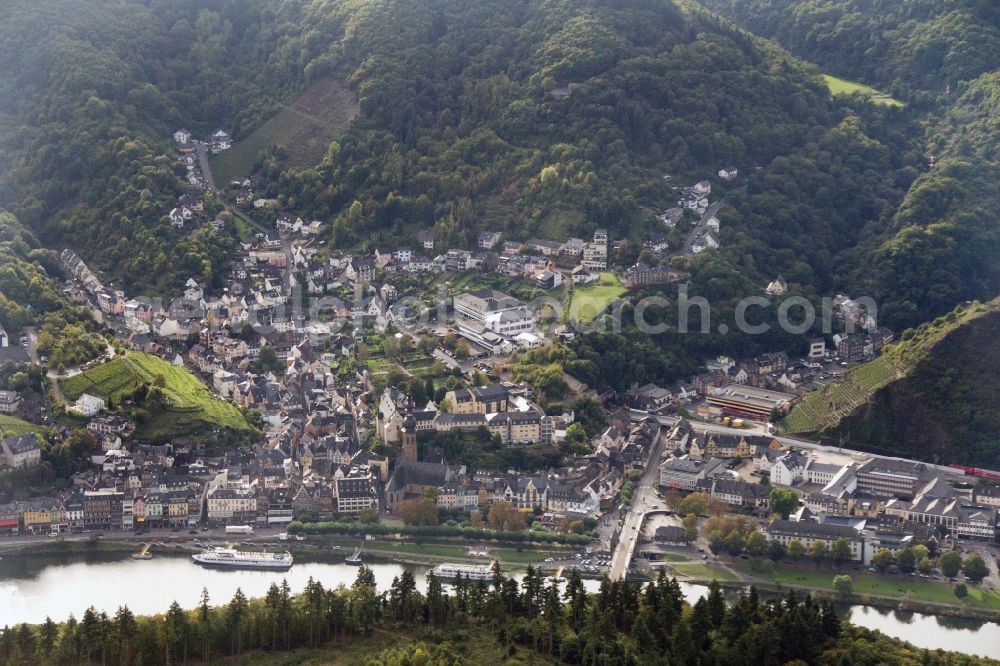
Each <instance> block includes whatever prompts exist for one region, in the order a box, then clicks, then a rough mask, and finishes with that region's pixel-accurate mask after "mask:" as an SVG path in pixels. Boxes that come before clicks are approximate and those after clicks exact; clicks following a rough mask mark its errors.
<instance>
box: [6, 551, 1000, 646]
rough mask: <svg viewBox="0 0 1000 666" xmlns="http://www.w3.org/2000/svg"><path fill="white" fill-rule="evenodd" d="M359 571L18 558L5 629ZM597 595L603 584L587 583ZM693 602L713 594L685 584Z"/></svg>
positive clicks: (12, 564)
mask: <svg viewBox="0 0 1000 666" xmlns="http://www.w3.org/2000/svg"><path fill="white" fill-rule="evenodd" d="M369 567H370V568H371V569H372V571H373V572H374V574H375V580H376V582H377V583H378V587H379V589H386V588H388V586H389V585H390V583H392V579H393V577H395V576H397V575H399V574H400V572H402V570H403V565H400V564H370V565H369ZM410 568H411V569H412V570H413V572H414V575H415V577H416V579H417V586H418V589H421V590H423V589H424V581H425V574H426V571H427V567H410ZM357 573H358V569H357V568H356V567H352V566H348V565H345V564H330V563H321V562H297V563H296V564H295V566H294V567H292V569H291V570H290V571H287V572H271V571H220V570H216V569H203V568H201V567H199V566H197V565H195V564H192V563H191V561H190V560H189V559H188V558H186V557H162V556H159V557H155V558H154V559H152V560H146V561H136V560H132V559H124V560H123V559H121V556H116V555H106V554H96V555H88V556H85V557H81V556H79V555H71V556H58V557H51V556H44V557H30V558H20V557H11V558H5V559H4V560H2V561H0V627H2V626H5V625H11V624H16V623H19V622H31V623H39V622H43V621H44V620H45V618H46V616H49V617H51V618H52V619H54V620H57V621H60V620H65V619H66V618H67V617H69V615H70V614H71V613H72V614H73V615H75V616H76V617H77V618H78V619H79V617H80V615H81V614H82V613H83V611H84V610H86V609H87V607H88V606H94V607H95V608H96V609H97V610H103V611H106V612H107V613H108V614H113V613H114V612H115V610H116V609H117V608H118V607H119V606H121V605H128V607H129V608H130V609H132V611H133V612H134V613H136V614H143V615H148V614H155V613H162V612H164V611H165V610H166V609H167V607H168V606H169V605H170V604H171V602H173V601H177V602H178V603H179V604H180V605H181V606H182V607H184V608H194V607H195V606H196V605H197V603H198V601H199V598H200V596H201V590H202V588H203V587H204V588H205V589H207V590H208V593H209V596H210V598H211V601H212V603H213V605H222V604H224V603H226V602H228V601H229V600H230V599H231V598H232V596H233V594H234V593H235V592H236V589H237V588H239V589H241V590H243V593H244V594H246V595H247V596H249V597H262V596H264V594H265V593H266V592H267V588H268V587H269V586H270V585H271V583H274V582H277V583H279V584H280V582H281V580H282V579H287V580H288V584H289V586H290V587H291V589H292V591H293V592H300V591H302V589H303V588H304V587H305V585H306V582H307V581H308V580H309V578H310V577H312V578H313V579H314V580H317V581H319V582H321V583H322V584H323V586H324V587H336V586H337V585H340V584H343V585H348V586H349V585H350V584H351V583H352V582H353V581H354V578H355V577H356V576H357ZM587 586H588V588H589V589H591V590H596V588H597V581H587ZM681 589H682V590H683V592H684V595H685V596H686V597H687V599H688V600H689V601H691V602H694V601H695V600H697V599H698V597H700V596H702V595H703V594H704V592H705V588H704V587H703V586H700V585H692V584H689V583H681ZM845 616H846V617H847V619H849V620H850V621H851V622H853V623H854V624H857V625H860V626H864V627H868V628H870V629H878V630H880V631H882V632H883V633H885V634H886V635H889V636H894V637H897V638H901V639H903V640H905V641H909V642H910V643H913V644H914V645H916V646H918V647H926V648H931V649H934V648H944V649H947V650H957V651H959V652H965V653H969V654H976V655H980V656H984V657H992V658H1000V625H998V624H994V623H983V622H979V621H975V620H966V619H956V618H950V617H944V616H936V615H925V614H922V613H904V612H900V611H887V610H881V609H876V608H871V607H868V606H851V607H850V608H848V609H846V611H845Z"/></svg>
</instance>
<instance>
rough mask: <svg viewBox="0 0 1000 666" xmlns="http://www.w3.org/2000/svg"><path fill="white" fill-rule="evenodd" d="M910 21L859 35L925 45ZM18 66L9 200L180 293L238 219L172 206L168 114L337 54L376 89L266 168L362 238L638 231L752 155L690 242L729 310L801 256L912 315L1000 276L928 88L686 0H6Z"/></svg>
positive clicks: (217, 106)
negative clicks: (314, 156) (851, 73)
mask: <svg viewBox="0 0 1000 666" xmlns="http://www.w3.org/2000/svg"><path fill="white" fill-rule="evenodd" d="M954 4H955V5H956V7H958V9H956V11H959V9H961V7H964V6H965V5H964V4H962V3H954ZM959 5H961V7H959ZM754 6H755V7H756V6H758V5H754ZM760 6H761V7H763V5H760ZM900 6H901V7H902V9H900V11H903V9H906V12H904V13H905V15H906V17H909V18H912V19H913V20H917V19H916V18H914V17H924V16H925V15H926V17H935V16H938V14H939V12H938V11H937V10H932V9H930V8H928V7H927V6H926V3H918V2H916V0H914V1H913V2H907V3H901V5H900ZM970 6H971V5H970ZM761 11H763V9H762V10H761ZM859 11H860V10H859ZM962 11H965V12H966V14H968V13H969V12H973V9H963V10H962ZM974 11H975V12H980V13H979V14H975V13H974V15H975V16H976V17H979V18H981V19H982V20H981V21H980V23H981V25H980V26H979V28H977V30H969V31H961V35H962V40H964V41H962V40H959V39H958V37H955V36H952V37H948V39H949V40H951V41H949V42H948V44H951V45H952V46H949V49H950V50H949V53H950V52H951V51H952V50H959V51H961V48H960V46H962V44H964V43H965V42H969V43H971V46H970V47H969V48H967V49H965V51H962V53H965V52H966V51H968V52H970V53H978V54H979V56H978V57H979V58H980V60H978V61H976V62H977V63H978V64H973V63H972V62H971V61H969V62H968V63H967V62H966V60H968V58H964V57H963V58H958V57H957V56H956V57H955V58H951V57H950V56H949V58H950V59H948V62H951V60H956V61H961V63H963V64H962V67H961V68H960V71H961V74H955V76H956V77H959V76H966V74H965V72H970V73H973V74H974V73H975V72H977V71H979V70H981V69H982V68H983V67H989V66H991V61H989V58H990V57H992V56H991V55H990V54H992V53H995V52H996V49H993V48H991V46H990V45H991V44H992V42H991V39H992V38H991V37H990V32H989V31H990V26H991V25H993V24H992V23H990V22H989V21H990V20H991V18H990V17H991V16H992V14H991V13H990V11H989V7H988V5H982V6H977V7H976V8H975V10H974ZM830 12H831V13H833V14H835V13H836V11H835V10H834V9H831V10H830ZM921 12H923V13H921ZM907 20H909V19H907ZM907 25H908V24H907ZM899 26H900V27H899V30H909V28H904V27H903V23H902V22H900V23H899ZM876 27H877V29H878V30H880V31H882V32H887V31H888V28H887V27H885V26H882V25H881V24H878V25H877V26H876ZM873 29H875V28H873ZM882 32H880V34H882ZM852 34H853V33H852ZM935 34H939V33H935ZM946 34H947V35H952V33H946ZM42 35H44V38H42V37H41V36H42ZM953 42H954V43H953ZM959 42H961V43H959ZM890 46H891V45H890ZM892 48H894V47H891V48H890V51H891V52H890V53H887V55H886V57H885V58H870V57H869V58H866V60H868V61H878V62H883V61H891V60H893V59H894V58H897V57H898V58H902V59H904V60H906V59H907V58H909V56H908V55H906V53H908V52H907V51H905V49H901V50H899V51H898V53H897V52H896V51H893V50H892ZM962 48H965V47H962ZM907 61H908V60H907ZM0 68H2V69H0V93H2V94H0V100H2V101H0V137H2V138H0V163H2V164H3V165H4V167H3V168H2V169H0V206H4V207H6V208H7V209H9V210H12V211H14V212H15V213H16V214H17V215H18V216H19V217H20V218H21V219H22V221H23V222H24V223H25V224H26V225H27V226H29V227H30V228H31V229H33V230H34V231H35V232H36V234H37V235H38V237H39V238H40V240H41V241H42V243H43V244H45V245H48V246H50V247H55V248H57V249H59V248H61V247H62V246H73V247H74V248H76V249H77V250H78V251H79V252H80V254H81V255H82V256H83V257H84V259H85V260H87V261H88V262H89V263H91V264H92V265H93V266H94V267H95V268H97V269H100V270H103V271H104V272H106V273H107V274H108V277H109V279H110V280H112V281H117V282H123V281H127V282H128V283H129V284H130V285H131V286H132V288H133V290H134V291H142V290H145V291H148V292H159V293H163V292H167V294H168V295H169V292H170V291H171V290H176V289H177V287H178V286H179V284H180V281H181V279H182V277H186V276H187V275H199V276H202V277H203V278H204V279H206V280H207V282H208V283H209V285H210V286H214V287H220V286H221V281H222V277H223V275H224V272H225V270H226V268H227V262H228V257H229V255H230V250H231V248H232V246H233V242H234V239H233V238H232V236H231V235H229V234H226V233H217V232H214V231H212V230H211V229H210V228H208V227H205V228H202V229H200V230H198V231H197V232H195V233H187V234H185V233H179V232H177V231H175V230H174V229H172V228H171V227H170V225H169V224H168V223H167V221H166V219H165V217H164V216H165V213H166V212H167V211H169V209H170V208H171V207H172V205H173V203H174V201H175V197H176V195H177V194H179V193H180V192H181V191H182V187H183V182H182V181H181V180H180V179H179V175H180V173H179V172H178V171H177V169H176V167H175V166H174V163H173V162H172V160H171V159H170V158H169V154H170V152H171V150H172V146H171V142H170V134H171V132H172V130H174V129H176V128H177V127H180V126H186V127H188V128H190V129H193V130H195V132H196V133H205V132H208V131H210V130H211V129H213V128H216V127H224V128H226V129H228V130H230V131H231V132H232V133H233V135H234V137H235V138H236V139H237V141H238V140H239V139H240V138H241V137H243V136H246V135H247V133H248V132H249V131H251V130H252V129H254V128H255V127H258V126H260V125H261V123H262V122H264V121H265V120H266V118H268V117H269V116H270V115H271V114H273V113H274V112H276V111H277V110H278V109H279V108H280V104H281V103H287V102H289V101H291V100H292V99H293V98H295V96H296V95H297V94H299V93H300V92H302V91H303V90H304V89H306V87H307V86H308V85H309V84H310V83H312V82H315V81H320V80H329V79H335V80H337V81H342V82H343V83H345V84H346V85H347V86H349V87H350V88H351V89H352V90H353V92H354V93H355V95H356V96H357V98H358V101H359V108H360V112H359V114H358V116H357V117H356V118H355V119H354V120H353V121H351V123H350V126H349V127H348V128H347V129H346V131H345V133H344V134H343V135H342V137H341V138H340V139H339V140H338V141H335V142H333V143H331V145H330V146H329V149H328V150H327V151H326V156H325V158H324V159H323V160H322V162H321V163H320V164H318V165H316V166H315V167H312V168H308V167H307V168H295V169H292V168H289V164H288V163H286V162H285V161H284V160H283V155H284V153H283V151H282V150H280V147H275V146H271V147H268V148H267V149H266V150H264V151H263V152H262V153H261V156H260V160H259V162H258V169H257V171H256V173H255V176H256V178H257V187H258V190H259V191H260V192H261V193H262V194H266V195H273V196H277V197H278V198H279V200H280V201H281V203H282V205H283V207H285V208H287V209H290V210H292V211H294V212H296V213H298V214H300V215H302V216H308V217H312V218H318V219H322V220H327V221H330V222H332V228H333V232H332V240H333V241H334V245H335V247H338V248H341V249H357V248H360V249H362V250H370V249H372V248H373V247H375V246H376V245H394V244H400V243H407V244H411V243H412V242H413V239H414V237H415V234H416V232H417V230H419V229H421V228H425V227H429V226H434V227H435V228H436V229H437V231H438V238H439V239H440V242H441V245H442V246H444V245H452V246H454V245H459V246H461V245H466V246H468V245H471V244H472V240H473V239H474V237H475V234H476V233H477V232H478V231H480V230H482V229H486V228H490V229H500V230H503V231H505V232H507V233H508V235H509V236H511V237H515V238H528V237H532V236H542V237H548V238H564V237H566V236H569V235H576V236H581V237H587V236H588V235H589V234H591V233H592V232H593V230H594V229H595V228H596V227H599V226H601V227H607V228H609V229H610V230H611V232H612V236H613V237H615V238H628V239H631V240H632V241H641V240H642V239H643V238H644V237H646V236H647V235H648V234H649V233H651V232H655V231H660V230H662V227H659V226H658V223H657V222H656V220H655V213H656V212H658V211H660V210H662V209H663V208H665V207H668V206H670V205H672V204H673V202H674V200H675V199H676V192H674V190H673V189H672V187H674V186H676V185H685V184H690V183H693V182H695V181H696V180H699V179H701V178H705V177H712V176H713V175H714V174H715V173H716V171H717V170H718V169H719V168H721V167H723V166H726V165H736V166H738V167H739V168H740V172H741V177H740V179H738V180H737V181H736V182H734V183H730V184H724V183H720V182H718V181H716V182H715V187H716V190H715V192H714V193H713V197H714V196H725V197H726V198H727V203H728V205H727V207H726V208H725V209H724V210H723V213H722V230H721V241H722V248H721V249H720V250H719V251H718V252H706V253H702V254H701V255H699V256H698V257H697V258H695V259H685V260H681V261H680V262H679V264H680V268H682V269H685V270H687V271H689V272H690V273H691V276H692V277H691V291H692V293H693V294H697V295H703V296H706V297H708V298H709V299H710V300H711V302H712V305H713V309H714V310H716V311H717V312H719V313H720V314H721V315H723V316H727V317H728V315H731V313H732V309H733V307H734V304H735V303H736V302H737V301H738V300H739V299H740V298H742V297H744V296H746V295H748V294H752V293H758V292H759V290H760V288H761V287H762V286H763V285H764V284H766V283H767V282H768V281H770V280H771V279H773V278H774V276H775V275H776V274H781V275H783V276H784V277H785V279H786V280H787V281H788V282H789V285H790V288H791V290H792V292H793V293H801V294H804V295H806V296H807V297H811V298H818V297H819V296H821V295H830V294H832V293H837V292H846V293H851V294H857V293H860V292H862V291H864V292H867V293H871V294H873V295H876V296H878V297H880V298H881V299H882V300H883V301H884V303H883V312H884V313H885V317H884V318H885V323H888V324H889V325H891V326H893V327H896V328H902V327H904V326H909V325H915V324H918V323H920V322H921V321H924V320H926V319H928V318H930V317H933V316H936V315H938V314H941V313H943V312H946V311H948V310H950V309H951V308H952V307H953V306H954V304H955V303H956V302H958V301H961V300H963V299H965V298H973V297H975V298H983V299H985V298H989V297H991V296H992V295H993V293H992V291H993V290H994V287H993V285H994V282H993V277H994V274H995V273H996V272H997V271H1000V261H998V260H997V259H996V257H997V256H998V255H997V253H996V252H995V242H994V239H993V238H992V236H991V232H990V225H989V224H988V222H989V220H990V218H989V217H988V216H985V215H982V214H980V213H979V212H978V211H976V210H975V209H974V205H975V202H976V200H977V198H978V197H979V196H980V195H981V194H982V191H983V188H982V187H980V184H979V183H976V182H973V181H972V180H971V178H970V176H971V177H973V178H974V177H975V176H976V175H977V174H979V173H982V168H983V165H982V163H981V159H982V158H981V157H977V156H975V155H972V156H970V157H968V158H967V159H966V160H965V161H966V162H968V164H965V163H964V162H963V161H962V160H959V159H957V158H958V157H959V156H958V155H957V151H958V150H959V149H960V148H961V146H960V145H953V142H951V140H950V139H948V138H947V137H945V136H944V135H943V134H941V133H940V132H937V133H935V132H933V130H932V133H931V135H930V137H929V138H930V140H931V142H932V143H933V144H934V145H935V146H937V145H939V144H940V145H941V148H940V151H941V152H940V153H939V155H942V156H943V157H944V158H945V159H943V160H942V161H941V162H939V165H940V166H939V168H938V170H937V171H936V172H935V174H932V175H930V176H928V175H923V177H921V174H926V171H927V168H928V167H927V147H926V145H925V141H924V139H923V137H922V132H921V126H920V124H919V123H920V122H921V120H922V118H921V117H920V116H919V114H918V113H917V112H916V110H914V109H912V107H911V108H907V109H892V108H878V107H875V106H874V105H870V104H866V103H864V102H862V101H860V100H843V99H837V100H834V99H831V98H830V96H829V94H828V91H827V89H826V87H825V85H824V83H823V81H822V79H821V78H820V77H819V76H818V75H817V71H816V70H815V69H814V68H813V67H812V66H810V65H806V64H803V63H801V62H799V61H797V60H795V59H794V58H792V57H790V56H789V55H788V54H786V53H785V52H783V51H782V50H780V49H779V48H778V47H776V46H774V45H773V44H770V43H768V42H764V41H762V40H759V39H757V38H754V37H752V36H750V35H749V34H747V33H745V32H742V31H741V30H738V29H736V28H734V27H733V26H732V25H731V24H730V23H728V22H727V21H724V20H722V19H720V18H718V17H716V16H714V15H712V14H710V13H708V12H707V11H705V10H704V9H703V8H702V7H701V6H700V5H696V4H694V3H690V2H678V3H677V4H675V3H673V2H668V1H666V0H662V1H656V2H648V1H639V0H633V1H628V2H618V3H613V4H612V3H604V2H596V1H595V0H559V1H556V2H548V3H534V2H529V1H528V0H494V1H492V2H488V3H483V2H478V1H474V0H427V1H426V2H413V1H412V0H382V1H379V2H375V1H372V0H309V1H306V0H296V1H291V2H278V1H277V0H248V1H247V2H235V1H234V0H186V1H184V2H173V1H167V0H146V1H145V2H142V3H129V4H125V5H119V6H114V7H111V6H109V5H107V3H103V2H99V1H98V0H81V1H80V2H75V3H72V4H71V5H66V4H65V3H61V2H56V1H55V0H42V1H40V2H27V1H21V2H15V3H13V4H12V5H11V6H10V7H9V8H8V11H7V15H6V16H5V20H4V22H3V23H2V25H0ZM935 76H937V75H935ZM949 76H951V75H950V74H949ZM915 85H916V84H915ZM921 85H923V84H921ZM931 87H933V86H931ZM956 94H957V91H956ZM963 99H966V98H965V97H963ZM969 103H972V102H971V100H970V102H969ZM970 150H971V149H970ZM952 153H956V154H955V155H954V156H955V157H956V159H955V160H954V161H951V162H949V161H948V160H947V158H948V157H951V156H952ZM667 174H669V175H671V176H672V177H673V180H670V181H668V180H664V178H663V176H664V175H667ZM914 182H916V183H917V187H915V188H913V189H912V190H911V185H912V184H913V183H914ZM987 185H988V184H987ZM904 197H906V198H905V200H904ZM901 202H903V203H904V210H903V211H902V212H900V213H899V214H897V212H896V211H897V207H898V206H899V204H900V203H901ZM209 204H210V209H211V207H212V206H213V205H214V202H209ZM968 211H972V212H971V213H969V212H968ZM632 247H633V248H638V247H639V245H638V243H633V245H632ZM636 254H638V250H637V249H635V250H633V251H632V253H631V254H629V253H628V252H626V253H625V254H624V255H623V257H622V259H623V261H634V257H635V255H636ZM928 263H929V264H930V266H931V270H923V269H918V268H917V267H918V266H921V265H924V264H928ZM967 278H968V279H967ZM987 292H988V293H987ZM730 338H733V336H730ZM776 342H777V340H768V341H767V342H766V345H773V344H775V343H776ZM689 344H691V345H693V346H694V347H695V348H696V351H697V352H699V353H714V352H715V351H719V350H724V351H733V352H739V351H747V350H749V351H752V350H753V349H755V348H756V347H758V346H761V345H764V344H765V343H764V342H759V341H757V342H750V341H747V340H744V339H741V338H735V339H732V340H722V339H708V338H706V339H704V340H699V341H697V342H696V343H689Z"/></svg>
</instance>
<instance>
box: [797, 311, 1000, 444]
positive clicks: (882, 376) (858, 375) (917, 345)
mask: <svg viewBox="0 0 1000 666" xmlns="http://www.w3.org/2000/svg"><path fill="white" fill-rule="evenodd" d="M988 312H1000V299H995V300H993V301H990V302H989V303H985V304H978V305H976V306H975V307H971V308H969V309H967V310H965V311H964V312H963V313H961V314H960V315H958V316H955V317H953V318H952V320H951V321H949V320H948V318H947V317H945V318H939V319H938V320H935V321H936V323H933V324H930V325H928V326H925V327H921V328H919V329H917V330H916V332H915V335H914V336H913V338H912V339H910V340H906V341H902V342H900V343H898V344H894V345H891V346H889V347H888V348H886V349H885V351H884V352H883V354H882V355H881V356H879V357H878V358H877V359H875V360H874V361H870V362H868V363H863V364H861V365H859V366H856V367H854V368H851V369H850V370H848V371H847V372H845V373H844V375H843V376H842V377H841V378H839V379H837V380H834V381H833V382H831V383H830V384H828V385H827V386H825V387H824V388H822V389H819V390H817V391H811V392H810V393H807V394H806V395H805V396H803V399H802V401H801V402H800V403H799V404H797V405H796V406H795V407H794V408H793V409H792V411H791V413H790V414H789V415H788V416H787V417H786V418H785V421H784V423H783V429H784V430H785V431H787V432H796V433H812V432H818V431H821V430H825V429H828V428H831V427H833V426H836V425H837V424H838V423H840V421H841V419H843V418H844V417H846V416H848V415H850V414H851V413H853V412H854V411H855V410H856V409H858V408H859V407H861V406H862V405H864V404H865V403H866V402H868V400H870V399H871V397H872V396H873V395H874V394H875V392H876V391H878V390H879V389H881V388H883V387H885V386H888V385H889V384H891V383H892V382H893V381H896V380H899V379H902V378H903V377H905V376H906V375H907V374H908V373H909V372H911V371H912V370H913V369H914V368H915V367H916V366H917V365H918V364H919V363H920V361H922V360H923V359H924V358H926V357H927V355H928V353H929V352H930V351H931V350H932V349H934V347H935V346H936V345H937V344H938V343H940V342H941V341H942V340H944V339H945V337H946V336H948V335H949V334H950V333H952V332H954V331H956V330H957V329H959V328H960V327H961V326H963V325H964V324H967V323H969V322H971V321H974V320H976V319H978V318H980V317H982V316H983V315H984V314H986V313H988ZM949 317H950V315H949Z"/></svg>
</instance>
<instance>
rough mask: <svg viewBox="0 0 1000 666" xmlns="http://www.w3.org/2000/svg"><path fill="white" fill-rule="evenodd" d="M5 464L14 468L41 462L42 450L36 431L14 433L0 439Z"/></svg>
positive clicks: (0, 451) (0, 452) (0, 448)
mask: <svg viewBox="0 0 1000 666" xmlns="http://www.w3.org/2000/svg"><path fill="white" fill-rule="evenodd" d="M0 454H2V455H3V458H2V461H3V466H5V467H9V468H12V469H20V468H24V467H34V466H35V465H37V464H39V463H40V462H41V455H42V451H41V448H39V446H38V437H37V436H36V435H35V433H30V432H29V433H25V434H23V435H13V436H11V437H7V438H5V439H3V440H0Z"/></svg>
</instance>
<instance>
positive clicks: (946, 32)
mask: <svg viewBox="0 0 1000 666" xmlns="http://www.w3.org/2000/svg"><path fill="white" fill-rule="evenodd" d="M702 4H704V5H706V6H707V7H710V8H712V9H714V10H716V11H719V12H721V13H723V14H725V15H727V16H730V17H731V18H733V19H734V20H735V21H737V22H738V23H739V24H740V25H741V26H743V27H745V28H746V29H748V30H750V31H751V32H753V33H755V34H757V35H761V36H763V37H769V38H772V39H774V40H776V41H778V42H779V43H781V44H782V45H783V46H784V47H785V48H787V49H788V50H789V51H791V52H792V53H794V54H795V55H797V56H799V57H801V58H804V59H806V60H809V61H811V62H815V63H817V64H819V65H820V66H822V67H823V68H824V69H825V70H826V71H829V72H830V73H831V74H836V75H839V76H845V77H847V78H852V79H859V80H861V81H865V82H867V83H872V84H874V85H876V86H881V87H884V88H886V89H888V90H889V91H891V92H892V94H893V95H896V96H898V97H902V98H904V99H906V100H908V101H910V102H911V103H915V104H918V105H928V104H932V103H933V102H934V101H935V100H937V99H939V98H942V97H944V96H945V95H946V92H947V90H948V88H949V87H951V88H954V87H955V86H957V85H958V84H959V83H960V82H962V81H968V80H971V79H974V78H976V77H977V76H979V75H980V74H983V73H985V72H989V71H993V70H995V69H997V68H1000V8H998V6H997V4H996V3H995V2H992V1H991V0H702Z"/></svg>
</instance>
